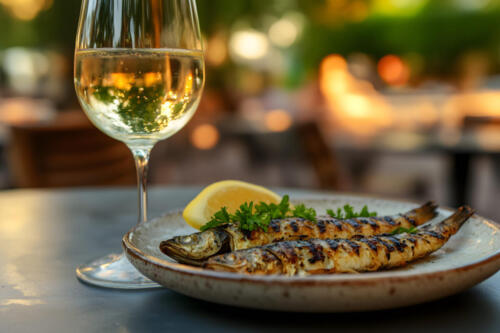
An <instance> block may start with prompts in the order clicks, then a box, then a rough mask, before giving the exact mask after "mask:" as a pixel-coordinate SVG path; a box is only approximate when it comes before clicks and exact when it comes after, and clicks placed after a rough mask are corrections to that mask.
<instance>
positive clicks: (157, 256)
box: [123, 195, 500, 312]
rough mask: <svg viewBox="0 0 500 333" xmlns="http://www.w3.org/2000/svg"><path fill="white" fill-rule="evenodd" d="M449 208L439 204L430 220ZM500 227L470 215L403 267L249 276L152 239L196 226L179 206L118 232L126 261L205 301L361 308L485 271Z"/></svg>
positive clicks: (378, 206)
mask: <svg viewBox="0 0 500 333" xmlns="http://www.w3.org/2000/svg"><path fill="white" fill-rule="evenodd" d="M294 201H295V202H304V203H306V205H308V206H312V207H314V208H316V210H317V211H318V212H324V211H325V210H326V208H336V207H340V206H342V205H344V204H346V203H349V204H351V205H353V206H355V207H356V209H360V208H361V207H362V206H363V205H365V204H368V207H369V208H370V210H376V211H377V212H378V213H379V215H391V214H397V213H403V212H406V211H408V210H410V209H412V208H414V207H416V206H417V205H416V204H414V203H409V202H401V201H391V200H384V199H374V198H367V197H360V196H352V195H331V196H328V197H326V198H324V196H323V199H320V198H317V197H312V198H308V199H304V200H301V199H298V200H294ZM451 212H452V211H451V210H449V209H445V208H441V209H440V210H439V216H438V217H436V218H435V219H434V220H432V221H431V223H435V222H438V221H440V220H442V219H443V218H445V217H447V216H448V215H449V214H451ZM499 229H500V225H499V224H497V223H495V222H492V221H489V220H487V219H484V218H482V217H480V216H477V215H475V216H473V217H472V218H471V219H469V221H468V222H467V223H466V224H465V225H464V226H463V227H462V228H461V229H460V231H459V232H458V233H457V234H456V235H455V236H453V237H452V238H451V239H450V241H448V243H447V244H446V245H445V246H444V247H442V248H441V249H440V250H439V251H437V252H435V253H433V254H432V255H431V256H429V257H427V258H425V259H422V260H419V261H416V262H414V263H412V264H410V265H408V266H406V267H404V268H400V269H394V270H388V271H382V272H373V273H362V274H331V275H316V276H307V277H286V276H248V275H240V274H236V273H229V272H214V271H209V270H205V269H202V268H197V267H191V266H187V265H183V264H178V263H176V262H175V261H174V260H173V259H171V258H169V257H168V256H166V255H164V254H163V253H162V252H161V251H160V250H159V248H158V246H159V244H160V242H161V241H162V240H165V239H168V238H171V237H172V236H176V235H183V234H189V233H192V232H195V231H196V230H194V229H192V228H191V227H189V226H188V225H187V224H186V223H185V222H184V220H183V219H182V216H181V212H180V211H177V212H172V213H168V214H167V215H165V216H163V217H161V218H158V219H154V220H151V221H149V222H147V223H144V224H142V225H139V226H137V227H135V228H133V229H132V230H130V231H129V232H128V233H127V234H126V235H125V236H124V237H123V247H124V249H125V252H126V254H127V257H128V259H129V260H130V261H131V262H132V264H133V265H134V266H135V267H136V268H137V269H138V270H139V271H140V272H141V273H143V274H144V275H145V276H147V277H148V278H150V279H151V280H153V281H156V282H158V283H160V284H161V285H163V286H165V287H167V288H169V289H171V290H174V291H176V292H179V293H181V294H185V295H188V296H191V297H195V298H199V299H203V300H206V301H211V302H216V303H221V304H227V305H234V306H243V307H249V308H258V309H267V310H284V311H301V312H304V311H308V312H341V311H366V310H379V309H388V308H395V307H400V306H407V305H413V304H418V303H422V302H427V301H431V300H436V299H439V298H442V297H445V296H449V295H452V294H455V293H458V292H460V291H462V290H464V289H467V288H470V287H472V286H473V285H475V284H477V283H479V282H481V281H483V280H484V279H486V278H488V277H489V276H491V275H492V274H494V273H495V272H497V271H498V270H499V269H500V232H499Z"/></svg>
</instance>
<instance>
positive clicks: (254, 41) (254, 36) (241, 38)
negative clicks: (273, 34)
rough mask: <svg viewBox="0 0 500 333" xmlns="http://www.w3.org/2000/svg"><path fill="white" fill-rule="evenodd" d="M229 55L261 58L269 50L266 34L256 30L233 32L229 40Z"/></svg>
mask: <svg viewBox="0 0 500 333" xmlns="http://www.w3.org/2000/svg"><path fill="white" fill-rule="evenodd" d="M229 47H230V50H231V55H232V56H233V57H234V58H236V60H238V59H245V60H255V59H261V58H263V57H264V56H265V55H266V54H267V52H268V50H269V41H268V39H267V36H266V35H265V34H263V33H262V32H259V31H256V30H242V31H237V32H235V33H234V34H233V35H232V36H231V38H230V40H229Z"/></svg>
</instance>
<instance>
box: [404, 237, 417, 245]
mask: <svg viewBox="0 0 500 333" xmlns="http://www.w3.org/2000/svg"><path fill="white" fill-rule="evenodd" d="M406 239H407V240H409V241H410V242H412V243H413V244H416V243H417V240H416V239H415V238H413V237H412V236H409V237H407V238H406Z"/></svg>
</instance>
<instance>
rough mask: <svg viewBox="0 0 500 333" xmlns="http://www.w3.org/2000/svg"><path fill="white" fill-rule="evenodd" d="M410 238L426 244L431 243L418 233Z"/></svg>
mask: <svg viewBox="0 0 500 333" xmlns="http://www.w3.org/2000/svg"><path fill="white" fill-rule="evenodd" d="M412 237H414V238H417V239H420V240H423V241H424V242H426V243H427V244H430V243H431V242H430V241H429V240H428V239H427V238H425V237H423V235H422V232H420V234H413V235H412Z"/></svg>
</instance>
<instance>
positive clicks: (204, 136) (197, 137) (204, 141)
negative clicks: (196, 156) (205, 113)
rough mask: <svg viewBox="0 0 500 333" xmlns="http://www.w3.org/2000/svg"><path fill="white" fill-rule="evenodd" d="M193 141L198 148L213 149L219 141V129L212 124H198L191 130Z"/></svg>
mask: <svg viewBox="0 0 500 333" xmlns="http://www.w3.org/2000/svg"><path fill="white" fill-rule="evenodd" d="M190 139H191V143H192V144H193V146H195V147H196V148H198V149H202V150H207V149H212V148H213V147H215V146H216V145H217V142H219V131H218V130H217V128H215V126H213V125H210V124H203V125H198V126H197V127H196V128H195V129H194V130H193V132H191V136H190Z"/></svg>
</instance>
